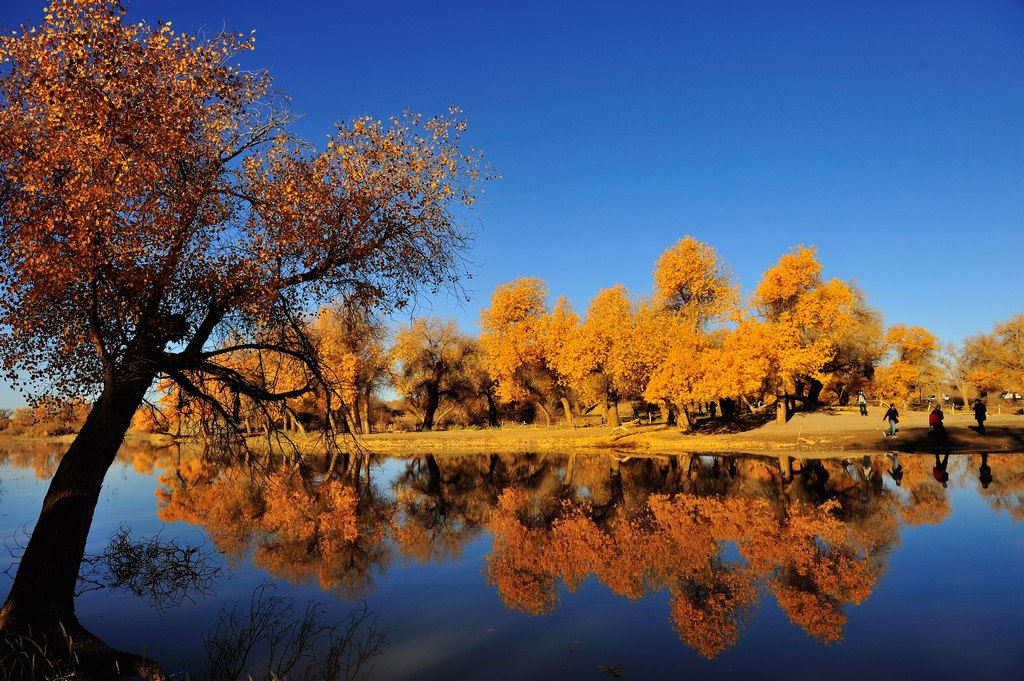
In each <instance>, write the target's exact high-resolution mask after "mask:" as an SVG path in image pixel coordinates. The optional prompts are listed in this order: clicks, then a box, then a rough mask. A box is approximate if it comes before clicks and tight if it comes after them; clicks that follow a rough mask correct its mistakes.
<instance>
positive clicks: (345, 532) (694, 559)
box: [158, 454, 1024, 658]
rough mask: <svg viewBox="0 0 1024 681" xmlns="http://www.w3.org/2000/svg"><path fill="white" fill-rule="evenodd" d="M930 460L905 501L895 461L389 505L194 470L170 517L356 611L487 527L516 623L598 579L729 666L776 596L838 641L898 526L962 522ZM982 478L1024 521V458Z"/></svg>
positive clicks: (485, 489)
mask: <svg viewBox="0 0 1024 681" xmlns="http://www.w3.org/2000/svg"><path fill="white" fill-rule="evenodd" d="M933 463H934V462H933V457H932V456H931V455H906V454H904V455H900V456H899V464H900V465H902V467H903V474H904V477H903V482H902V487H898V486H896V485H895V484H894V483H893V481H892V479H891V478H889V477H888V473H889V469H890V467H891V465H890V460H889V459H887V458H886V457H885V456H882V455H876V456H874V457H855V458H850V459H840V458H826V459H814V458H810V457H808V458H800V459H798V458H791V457H788V456H785V455H783V456H781V457H763V456H753V455H749V456H748V455H738V456H724V457H723V456H672V457H647V458H644V457H635V458H634V457H625V458H623V457H620V456H617V455H613V454H592V455H584V454H575V455H568V456H561V455H539V454H522V455H515V456H512V455H502V456H498V455H475V456H468V455H466V456H450V455H445V456H425V457H418V458H410V459H408V460H406V462H405V464H404V467H403V469H402V470H401V471H400V472H399V474H398V475H397V476H395V477H394V478H393V479H392V480H391V482H390V485H391V487H390V490H389V491H390V493H388V494H385V493H382V490H381V489H378V488H377V487H376V486H375V484H372V483H371V481H370V477H367V478H366V479H359V478H355V479H347V478H345V477H344V476H342V477H338V476H330V475H326V474H325V473H324V472H322V471H321V472H317V471H313V470H309V469H293V468H289V469H287V470H280V471H277V472H274V473H271V474H270V475H268V476H265V478H264V479H260V480H254V479H253V478H252V477H251V476H250V475H249V473H248V471H247V470H242V469H233V468H224V467H217V466H213V465H212V464H209V463H202V462H201V461H200V460H194V459H189V458H184V459H180V460H179V461H177V462H176V463H175V465H174V466H173V467H171V468H169V469H167V471H166V472H165V473H164V474H163V475H162V476H161V483H162V484H163V485H164V488H163V489H161V490H160V491H159V492H158V495H159V497H160V517H161V518H163V519H164V520H168V521H169V520H185V521H189V522H193V523H197V524H201V525H203V526H204V527H205V528H206V530H207V532H208V534H209V536H210V537H211V539H212V540H213V541H214V542H215V543H216V545H217V546H218V547H219V548H220V549H221V550H223V551H224V552H225V553H226V554H227V555H228V556H229V557H231V559H232V560H238V559H241V558H243V557H244V556H247V555H252V556H253V560H254V562H255V563H256V564H257V565H259V566H261V567H263V568H265V569H267V570H268V571H270V572H271V574H273V575H274V576H275V577H278V578H283V579H286V580H289V581H292V582H303V583H308V582H313V581H316V582H317V583H319V585H320V586H321V588H323V589H326V590H331V591H335V592H338V593H340V594H342V595H344V596H346V597H348V598H355V597H359V596H364V595H366V594H367V593H368V592H369V590H370V589H372V588H373V579H372V574H373V572H374V571H375V570H381V571H383V570H385V569H386V568H387V566H388V565H389V564H390V563H391V561H392V559H393V554H394V553H398V554H399V555H401V556H403V557H404V558H406V559H410V560H414V561H419V562H423V563H435V562H444V561H448V560H455V559H459V558H460V556H461V552H462V550H463V547H464V546H466V545H467V543H468V542H469V541H471V540H472V539H474V538H475V537H478V536H480V535H481V533H482V532H483V531H485V530H486V531H489V532H490V533H491V534H493V537H494V542H493V548H492V550H491V553H490V554H489V555H488V557H487V565H486V576H487V580H488V583H489V584H490V585H492V586H494V587H495V588H496V589H497V592H498V594H499V596H500V597H501V599H502V600H503V602H504V603H505V604H506V605H507V606H508V607H509V608H512V609H515V610H518V611H521V612H524V613H528V614H531V615H543V614H546V613H550V612H552V611H553V610H555V609H556V608H557V607H558V605H559V602H560V598H561V595H562V594H563V593H564V592H568V593H572V592H575V591H576V590H577V589H579V588H580V586H581V585H582V584H583V582H584V581H585V580H587V579H590V578H594V579H596V580H598V581H600V582H601V583H603V584H604V585H606V586H607V587H608V588H609V589H610V590H611V591H613V592H614V593H616V594H618V595H620V596H623V597H625V598H629V599H638V598H641V597H643V596H645V595H647V594H651V593H654V592H662V591H663V592H666V593H667V594H668V595H669V607H670V613H669V619H670V620H671V623H672V626H673V627H674V628H675V630H676V632H677V633H678V635H679V637H680V638H681V639H682V641H683V642H684V643H685V644H686V645H688V646H690V647H691V648H693V649H694V650H696V651H697V652H698V653H700V654H701V655H703V656H705V657H707V658H714V657H716V656H717V655H719V654H720V653H721V652H723V651H724V650H726V649H728V648H729V647H731V646H733V645H735V644H736V643H737V642H738V641H739V639H740V636H741V634H742V632H743V629H744V627H745V626H746V625H747V624H748V623H749V622H750V621H751V620H752V618H753V615H754V613H755V612H756V610H757V608H758V604H759V594H765V593H770V594H771V595H772V596H773V597H774V598H775V600H776V601H777V602H778V604H779V606H780V608H781V609H782V611H783V612H784V613H785V615H786V616H787V617H788V618H789V620H790V621H791V622H792V623H793V624H795V625H797V626H799V627H800V628H802V629H803V630H804V631H805V632H806V633H807V634H808V635H809V636H811V637H813V638H815V639H817V640H818V641H820V642H822V643H826V644H827V643H831V642H835V641H838V640H840V639H841V638H842V635H843V629H844V627H845V624H846V609H847V607H848V606H850V605H857V604H859V603H862V602H863V601H864V600H865V599H866V598H867V597H868V596H869V595H870V594H871V592H872V590H873V589H874V587H875V585H876V583H877V581H878V579H879V576H880V575H881V573H882V572H883V570H884V568H885V565H886V562H887V560H888V557H889V555H890V554H891V553H892V551H893V550H894V548H895V547H896V546H897V545H898V544H899V527H900V523H901V522H902V523H905V524H910V525H919V524H922V523H938V522H941V521H942V519H943V518H945V517H946V516H947V515H948V514H949V513H950V505H949V499H948V496H947V494H948V492H949V490H947V489H946V488H944V487H943V486H942V484H940V483H939V482H937V480H936V479H935V478H934V477H933ZM985 465H987V466H988V470H987V471H981V466H982V460H981V457H980V456H978V455H970V456H968V455H960V456H956V455H954V456H953V457H951V460H950V463H949V474H950V479H951V481H952V482H951V484H952V486H957V485H965V484H972V485H979V487H980V482H979V481H980V480H982V479H984V480H987V481H988V486H987V487H984V488H982V489H979V492H980V493H982V495H983V497H984V498H985V499H987V500H988V501H989V503H990V504H991V505H992V507H993V508H994V509H996V510H1007V511H1009V512H1010V513H1011V514H1012V515H1013V516H1014V517H1015V518H1017V519H1022V518H1024V512H1022V509H1024V460H1021V459H1019V458H1016V457H1013V456H997V455H990V456H987V457H985ZM357 468H358V467H357ZM979 471H981V472H979ZM982 476H984V478H982Z"/></svg>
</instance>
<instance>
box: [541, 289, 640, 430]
mask: <svg viewBox="0 0 1024 681" xmlns="http://www.w3.org/2000/svg"><path fill="white" fill-rule="evenodd" d="M633 318H634V304H633V300H632V299H631V297H630V295H629V291H627V290H626V288H625V287H624V286H622V285H621V284H620V285H617V286H613V287H612V288H608V289H604V290H602V291H601V292H599V293H598V294H597V296H595V297H594V299H593V300H591V301H590V305H589V306H588V307H587V313H586V316H585V317H584V318H583V321H582V323H581V324H580V325H579V327H578V328H575V329H573V328H566V329H565V330H564V334H565V336H566V338H567V341H566V342H564V343H562V344H561V345H560V346H559V352H558V354H557V355H556V356H555V358H554V361H555V364H556V367H557V370H558V372H559V374H560V375H562V376H565V377H566V378H567V380H568V381H569V382H570V384H571V386H572V387H573V390H574V392H575V393H576V394H577V395H578V396H580V398H581V400H583V401H585V402H587V403H589V404H596V405H599V406H600V407H601V411H602V412H603V413H604V414H605V418H606V420H607V423H608V424H609V425H611V426H618V425H619V416H618V403H619V400H620V399H622V398H624V397H625V398H630V397H636V396H638V395H639V391H638V390H637V387H638V386H637V382H636V376H635V375H636V364H637V361H636V357H635V354H634V341H635V333H634V323H633Z"/></svg>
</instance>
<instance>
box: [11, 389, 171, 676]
mask: <svg viewBox="0 0 1024 681" xmlns="http://www.w3.org/2000/svg"><path fill="white" fill-rule="evenodd" d="M153 378H154V376H153V374H150V373H145V372H135V373H133V374H132V375H131V376H129V377H127V378H125V379H123V380H121V381H116V382H114V384H113V385H111V386H108V387H107V388H105V389H104V391H103V393H102V394H101V395H100V397H99V399H98V400H97V401H96V403H95V404H94V405H93V408H92V410H91V411H90V412H89V416H88V418H86V420H85V424H84V425H83V426H82V429H81V430H80V431H79V433H78V436H77V437H76V438H75V440H74V442H72V443H71V446H70V447H69V448H68V451H67V453H66V454H65V455H64V457H63V458H62V459H61V461H60V465H58V466H57V471H56V473H54V476H53V479H52V480H51V481H50V487H49V489H48V490H47V492H46V496H45V498H44V499H43V506H42V509H41V510H40V512H39V520H38V521H37V522H36V525H35V528H33V530H32V535H31V537H30V539H29V542H28V546H27V547H26V548H25V553H24V555H23V556H22V558H21V563H20V565H19V566H18V572H17V575H16V576H15V578H14V583H13V584H12V585H11V590H10V593H8V595H7V601H6V602H5V603H4V606H3V609H2V610H0V633H2V634H3V635H4V636H11V635H17V634H20V633H23V632H29V631H31V635H32V636H33V637H36V638H38V637H40V636H41V637H49V636H53V635H55V634H56V635H59V633H60V632H61V630H62V629H63V630H64V631H66V632H68V634H70V636H71V638H72V640H73V644H72V648H73V650H74V652H76V653H78V654H79V655H80V657H81V659H80V664H82V665H84V666H86V667H89V668H90V669H92V670H93V671H92V673H93V674H95V675H96V678H104V677H109V678H116V674H115V673H114V672H113V667H112V666H111V667H110V668H109V669H107V670H106V671H104V670H103V668H102V666H103V665H104V664H110V665H113V664H114V663H115V662H116V663H117V664H122V665H123V664H125V663H126V662H129V663H131V664H132V665H133V667H135V668H136V669H138V663H139V662H140V661H141V660H142V658H137V657H136V656H131V655H127V654H125V653H119V652H117V651H113V650H111V649H109V648H107V647H106V646H105V645H103V644H102V642H100V641H99V640H98V639H96V638H95V636H92V635H91V634H89V633H88V632H87V631H86V630H85V629H84V628H83V627H82V626H81V625H80V624H79V622H78V618H77V616H76V615H75V586H76V584H77V580H78V572H79V569H80V568H81V564H82V557H83V555H84V554H85V545H86V539H87V538H88V536H89V528H90V526H91V525H92V518H93V514H94V512H95V510H96V504H97V502H98V501H99V498H100V491H101V489H102V486H103V478H104V476H105V475H106V472H107V469H109V468H110V465H111V464H112V463H113V462H114V457H115V456H116V454H117V450H118V449H119V448H120V446H121V442H122V441H123V440H124V435H125V433H126V432H127V431H128V426H129V425H130V423H131V419H132V415H133V414H134V413H135V410H136V409H138V407H139V405H140V404H141V403H142V398H143V396H144V395H145V393H146V390H147V389H148V388H149V386H150V385H151V383H152V381H153ZM57 640H60V639H57ZM94 665H100V667H96V668H94ZM123 671H124V673H125V674H126V675H128V674H131V673H132V672H131V670H130V669H128V668H127V667H124V668H123ZM146 675H147V676H148V677H149V678H162V676H161V675H160V674H159V670H158V669H157V671H155V672H153V671H150V672H148V673H147V674H146ZM88 678H93V677H91V676H90V677H88Z"/></svg>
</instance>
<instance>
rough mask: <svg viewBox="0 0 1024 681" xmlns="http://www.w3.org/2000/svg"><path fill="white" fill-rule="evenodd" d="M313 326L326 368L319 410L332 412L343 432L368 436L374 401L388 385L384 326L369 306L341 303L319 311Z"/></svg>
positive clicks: (331, 416) (330, 415) (330, 416)
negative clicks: (331, 396)
mask: <svg viewBox="0 0 1024 681" xmlns="http://www.w3.org/2000/svg"><path fill="white" fill-rule="evenodd" d="M312 327H313V329H312V333H313V336H314V338H315V340H316V343H317V348H318V352H319V354H320V357H321V360H322V362H323V363H324V365H325V370H324V372H323V378H324V381H325V383H324V386H323V388H322V391H318V392H321V394H320V395H319V397H320V399H319V405H318V406H320V407H321V408H322V409H323V410H327V409H328V407H329V406H330V407H332V408H333V409H332V413H329V414H327V417H328V418H329V419H331V418H334V419H341V420H342V421H343V423H341V424H340V425H341V426H342V429H352V430H355V431H357V432H360V433H369V432H370V415H369V411H370V400H371V398H372V396H373V392H374V390H376V389H377V388H379V387H381V386H382V385H383V384H384V383H385V381H386V380H387V372H388V362H387V357H386V353H385V351H384V337H385V335H386V329H385V327H384V324H383V323H382V322H381V321H380V320H379V319H377V317H376V316H375V315H374V314H373V312H372V311H371V310H368V309H367V308H366V307H364V306H361V305H358V304H352V303H351V302H348V301H339V302H338V303H336V304H335V305H331V306H324V307H322V308H320V311H319V312H318V314H317V316H316V319H314V320H313V322H312ZM329 395H334V396H336V397H337V399H336V400H329V399H327V398H328V396H329Z"/></svg>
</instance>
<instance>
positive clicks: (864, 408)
mask: <svg viewBox="0 0 1024 681" xmlns="http://www.w3.org/2000/svg"><path fill="white" fill-rule="evenodd" d="M857 406H858V407H860V415H861V416H867V415H868V396H867V395H865V394H864V391H863V390H858V391H857Z"/></svg>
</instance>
